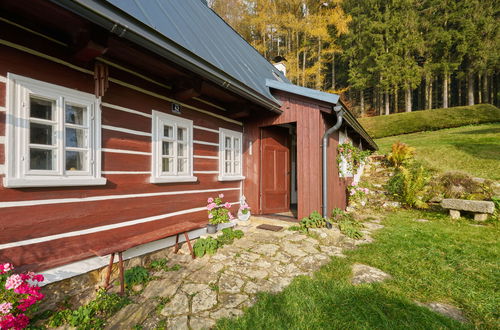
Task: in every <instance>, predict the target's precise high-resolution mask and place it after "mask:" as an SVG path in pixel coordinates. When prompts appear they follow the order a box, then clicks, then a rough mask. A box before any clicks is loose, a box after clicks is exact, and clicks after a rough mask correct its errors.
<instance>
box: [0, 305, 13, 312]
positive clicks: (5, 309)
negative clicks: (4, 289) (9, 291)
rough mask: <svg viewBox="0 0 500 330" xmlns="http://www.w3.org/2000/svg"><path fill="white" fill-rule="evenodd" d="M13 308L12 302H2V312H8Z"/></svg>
mask: <svg viewBox="0 0 500 330" xmlns="http://www.w3.org/2000/svg"><path fill="white" fill-rule="evenodd" d="M11 309H12V303H10V302H4V303H1V304H0V314H8V313H9V312H10V310H11Z"/></svg>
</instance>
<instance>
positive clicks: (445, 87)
mask: <svg viewBox="0 0 500 330" xmlns="http://www.w3.org/2000/svg"><path fill="white" fill-rule="evenodd" d="M449 79H450V76H449V74H448V72H445V73H444V74H443V108H445V109H446V108H448V81H449Z"/></svg>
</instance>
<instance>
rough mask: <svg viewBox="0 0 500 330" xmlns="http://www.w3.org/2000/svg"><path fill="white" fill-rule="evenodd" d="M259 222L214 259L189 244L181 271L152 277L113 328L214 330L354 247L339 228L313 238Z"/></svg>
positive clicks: (178, 258) (175, 260) (175, 258)
mask: <svg viewBox="0 0 500 330" xmlns="http://www.w3.org/2000/svg"><path fill="white" fill-rule="evenodd" d="M258 224H259V222H256V223H245V225H246V226H241V225H240V226H238V229H241V230H243V231H244V232H245V235H244V236H243V238H241V239H239V240H235V241H234V243H233V244H231V245H227V246H224V247H223V248H220V249H219V250H218V251H217V253H216V254H215V255H213V256H204V257H203V258H197V259H195V260H191V259H190V258H189V257H188V256H187V254H188V253H187V248H186V247H185V246H183V248H182V249H181V253H182V252H183V251H184V254H173V252H171V253H169V255H168V259H169V263H170V265H174V264H180V265H181V266H182V268H181V269H180V270H178V271H170V272H164V271H160V272H157V273H155V274H153V275H154V276H155V280H153V281H151V282H149V283H148V285H147V286H146V287H145V288H144V289H143V290H142V292H139V293H137V294H136V295H135V296H133V300H134V303H133V304H132V305H128V306H127V307H125V308H124V309H123V310H121V311H120V312H119V313H117V314H116V315H115V316H113V317H112V318H111V319H110V320H108V328H109V329H119V328H122V329H123V328H131V327H133V326H135V325H142V327H143V328H145V329H153V328H155V327H156V326H157V325H158V323H159V322H162V323H163V324H165V325H166V326H167V328H168V329H204V328H211V327H213V326H214V324H215V322H216V321H217V320H218V319H220V318H225V317H237V316H240V315H242V314H243V310H244V308H247V307H249V306H251V305H253V304H254V303H255V302H256V300H257V298H256V295H257V293H258V292H270V293H278V292H280V291H282V290H283V289H285V288H286V287H287V286H288V285H289V284H290V283H291V282H292V281H293V279H294V277H296V276H300V275H312V273H313V272H315V271H317V270H318V269H319V268H320V267H321V266H322V265H324V264H326V263H328V262H329V261H330V259H331V258H332V257H345V255H344V254H343V253H342V251H343V248H345V247H348V248H351V243H350V242H349V240H348V239H347V238H346V237H345V236H343V235H342V234H341V233H340V231H339V230H338V229H336V228H333V229H326V228H325V229H315V230H313V234H312V235H309V236H308V235H304V234H302V233H300V232H295V231H289V230H286V229H284V230H282V231H280V232H270V231H266V230H262V229H257V228H256V226H257V225H258ZM282 225H283V224H282ZM380 227H381V226H379V225H375V224H374V226H372V228H369V229H368V228H367V229H368V230H372V229H378V228H380Z"/></svg>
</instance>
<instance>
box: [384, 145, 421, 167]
mask: <svg viewBox="0 0 500 330" xmlns="http://www.w3.org/2000/svg"><path fill="white" fill-rule="evenodd" d="M414 156H415V148H412V147H410V146H409V145H407V144H406V143H402V142H396V143H394V144H393V145H392V150H391V152H390V153H389V155H387V160H388V161H389V162H390V163H391V164H392V165H393V166H394V167H397V168H399V167H401V166H403V165H405V164H407V163H409V162H411V161H412V160H413V157H414Z"/></svg>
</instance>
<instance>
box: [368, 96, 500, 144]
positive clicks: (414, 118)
mask: <svg viewBox="0 0 500 330" xmlns="http://www.w3.org/2000/svg"><path fill="white" fill-rule="evenodd" d="M359 122H360V123H361V125H363V127H364V128H365V129H366V131H367V132H368V133H369V134H370V135H371V136H372V137H373V138H382V137H386V136H393V135H400V134H408V133H415V132H423V131H435V130H438V129H443V128H451V127H460V126H465V125H472V124H482V123H493V122H500V109H499V108H497V107H495V106H493V105H491V104H477V105H474V106H469V107H454V108H448V109H433V110H423V111H414V112H404V113H395V114H392V115H388V116H376V117H366V118H360V119H359Z"/></svg>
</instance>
